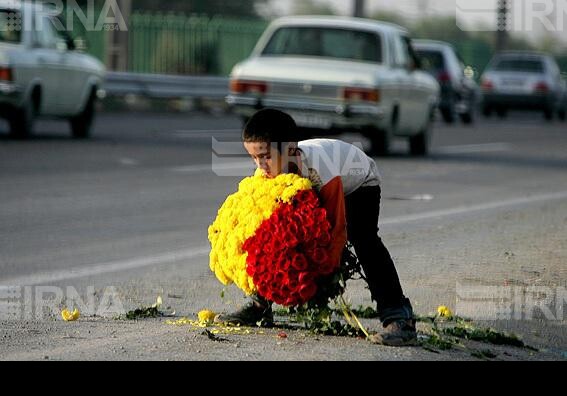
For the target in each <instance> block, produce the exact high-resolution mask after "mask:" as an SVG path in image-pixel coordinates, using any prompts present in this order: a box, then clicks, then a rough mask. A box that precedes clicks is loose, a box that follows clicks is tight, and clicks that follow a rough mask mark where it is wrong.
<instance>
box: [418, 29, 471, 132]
mask: <svg viewBox="0 0 567 396" xmlns="http://www.w3.org/2000/svg"><path fill="white" fill-rule="evenodd" d="M413 46H414V49H415V51H416V53H417V55H418V56H419V57H420V58H421V62H422V68H423V69H424V70H427V71H428V72H429V73H430V74H432V75H433V76H434V77H435V78H436V79H437V81H438V82H439V85H440V87H441V100H440V103H439V110H440V111H441V115H442V116H443V120H445V122H447V123H452V122H454V121H455V119H456V117H457V115H458V116H459V117H460V118H461V120H462V121H463V122H464V123H465V124H470V123H472V122H473V121H474V115H475V110H476V106H477V103H478V96H479V88H478V85H477V84H476V82H475V81H474V79H473V73H472V69H470V68H467V67H466V66H465V63H464V62H463V61H462V60H461V58H460V57H459V55H458V53H457V52H456V51H455V48H453V46H452V45H451V44H449V43H445V42H442V41H433V40H415V41H414V42H413Z"/></svg>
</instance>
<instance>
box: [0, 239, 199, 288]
mask: <svg viewBox="0 0 567 396" xmlns="http://www.w3.org/2000/svg"><path fill="white" fill-rule="evenodd" d="M209 251H210V248H209V247H196V248H193V249H185V250H178V251H176V252H172V253H166V254H161V255H157V256H150V257H143V258H135V259H131V260H121V261H112V262H108V263H101V264H95V265H91V266H88V267H82V268H70V269H65V270H58V271H53V272H43V273H38V274H33V275H26V276H21V277H17V278H12V279H7V280H2V281H0V282H1V283H2V285H21V286H33V285H39V284H46V283H53V282H60V281H67V280H71V279H77V278H86V277H89V276H96V275H103V274H108V273H112V272H121V271H127V270H133V269H138V268H143V267H149V266H152V265H158V264H167V263H174V262H178V261H183V260H190V259H194V258H196V257H201V256H204V255H206V254H208V253H209Z"/></svg>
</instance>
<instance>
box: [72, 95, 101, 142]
mask: <svg viewBox="0 0 567 396" xmlns="http://www.w3.org/2000/svg"><path fill="white" fill-rule="evenodd" d="M94 92H95V91H93V93H91V95H90V97H89V99H88V101H87V103H86V104H85V108H84V109H83V111H82V112H81V113H80V114H79V115H77V116H75V117H73V118H71V119H70V123H71V134H72V136H73V138H75V139H87V138H89V137H90V135H91V131H92V127H93V123H94V118H95V102H96V95H95V93H94Z"/></svg>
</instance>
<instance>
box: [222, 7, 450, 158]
mask: <svg viewBox="0 0 567 396" xmlns="http://www.w3.org/2000/svg"><path fill="white" fill-rule="evenodd" d="M230 91H231V92H230V95H229V96H228V97H227V103H228V104H229V105H231V106H233V108H234V110H235V111H236V112H237V113H238V114H240V115H241V116H242V117H243V118H244V119H246V118H248V117H250V116H251V115H252V114H253V113H254V112H255V111H257V110H258V109H261V108H267V107H269V108H276V109H279V110H282V111H286V112H288V113H289V114H290V115H291V116H292V117H294V119H295V121H296V122H297V124H298V126H300V127H302V128H315V129H318V130H323V131H324V132H325V133H329V132H342V131H358V132H361V133H363V134H364V135H365V136H367V137H368V138H369V139H370V140H371V141H372V146H373V151H375V152H381V153H385V152H387V151H388V148H389V145H390V142H391V140H392V138H393V137H394V136H400V137H406V138H408V139H409V142H410V149H411V152H412V153H413V154H415V155H424V154H426V153H427V151H428V146H429V139H430V128H431V119H432V116H433V114H434V112H435V108H436V106H437V103H438V100H439V85H438V83H437V81H436V80H435V79H434V78H433V77H431V76H430V75H429V74H428V73H426V72H423V71H421V70H419V60H418V59H417V57H416V56H415V53H414V51H413V49H412V46H411V41H410V38H409V35H408V32H407V31H406V30H405V29H404V28H402V27H400V26H397V25H393V24H390V23H383V22H378V21H372V20H365V19H356V18H344V17H285V18H280V19H278V20H276V21H274V22H273V23H272V24H271V25H270V26H269V27H268V28H267V30H266V31H265V32H264V34H263V35H262V37H261V38H260V40H259V42H258V44H257V45H256V47H255V49H254V51H253V53H252V55H251V56H250V58H249V59H247V60H245V61H243V62H241V63H240V64H238V65H236V66H235V67H234V69H233V71H232V73H231V82H230Z"/></svg>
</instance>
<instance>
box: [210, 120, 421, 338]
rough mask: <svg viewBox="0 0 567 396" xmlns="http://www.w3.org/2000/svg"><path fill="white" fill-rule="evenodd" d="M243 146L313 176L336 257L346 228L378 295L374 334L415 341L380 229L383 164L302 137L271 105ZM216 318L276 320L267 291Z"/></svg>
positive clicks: (334, 143)
mask: <svg viewBox="0 0 567 396" xmlns="http://www.w3.org/2000/svg"><path fill="white" fill-rule="evenodd" d="M242 139H243V142H244V147H245V149H246V151H247V152H248V153H249V154H250V156H251V157H252V159H253V160H254V162H255V163H256V166H257V167H258V168H259V169H261V170H262V171H264V174H265V175H266V176H267V177H270V178H271V177H276V176H278V175H279V174H281V173H296V174H298V175H301V176H303V177H306V178H308V179H309V180H311V182H312V184H313V188H314V189H315V190H316V191H317V192H318V195H319V198H320V200H321V203H322V205H323V206H324V207H325V209H326V210H327V217H328V219H329V221H330V223H331V227H332V231H331V237H332V243H331V246H330V248H329V254H330V257H332V259H333V260H337V261H338V260H340V259H341V255H342V251H343V249H344V246H345V243H346V240H347V235H348V239H349V240H350V242H351V243H352V245H353V246H354V249H355V251H356V254H357V257H358V259H359V260H360V263H361V265H362V268H363V270H364V273H365V276H366V279H367V282H368V287H369V289H370V292H371V295H372V299H373V300H375V301H376V302H377V306H378V314H379V317H380V320H381V321H382V324H383V326H384V331H383V332H381V333H378V334H373V335H372V336H371V339H370V340H371V341H372V342H375V343H379V344H384V345H409V344H413V343H414V342H415V340H416V331H415V321H414V319H413V310H412V306H411V304H410V301H409V300H408V299H407V298H406V297H404V295H403V293H402V288H401V286H400V281H399V279H398V274H397V272H396V269H395V267H394V263H393V261H392V258H391V257H390V253H389V252H388V250H387V249H386V247H385V246H384V244H383V243H382V240H381V239H380V237H379V236H378V215H379V212H380V194H381V190H380V174H379V172H378V169H377V166H376V163H375V162H374V160H372V159H371V158H369V157H368V156H367V155H366V154H364V152H363V151H362V150H360V149H359V148H357V147H355V146H353V145H351V144H348V143H345V142H342V141H339V140H331V139H312V140H304V141H301V142H298V138H297V127H296V125H295V122H294V120H293V118H291V117H290V116H289V115H288V114H286V113H283V112H281V111H278V110H273V109H264V110H261V111H259V112H257V113H256V114H254V115H253V116H252V118H251V119H250V120H249V122H248V123H247V124H246V126H245V127H244V131H243V134H242ZM215 320H216V321H217V322H224V323H231V324H240V325H254V324H256V323H257V322H259V321H263V322H264V323H271V322H272V321H273V314H272V308H271V303H270V302H269V301H266V300H265V299H263V298H262V297H260V296H252V301H251V302H250V303H249V304H247V305H246V306H244V307H243V308H242V309H240V310H238V311H236V312H234V313H232V314H228V315H218V316H217V318H215Z"/></svg>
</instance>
